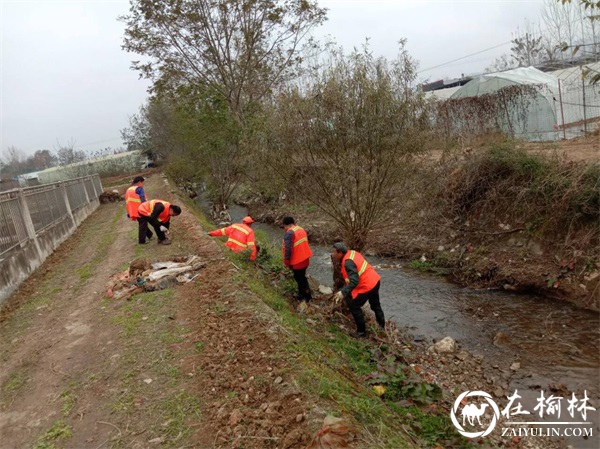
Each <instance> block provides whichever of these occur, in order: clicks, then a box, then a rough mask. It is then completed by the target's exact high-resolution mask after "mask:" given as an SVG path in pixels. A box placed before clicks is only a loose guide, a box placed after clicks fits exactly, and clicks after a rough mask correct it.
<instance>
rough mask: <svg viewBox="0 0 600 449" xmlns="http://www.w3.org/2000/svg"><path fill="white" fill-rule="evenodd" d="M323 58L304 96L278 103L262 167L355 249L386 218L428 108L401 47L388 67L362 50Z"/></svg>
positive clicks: (292, 91)
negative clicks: (313, 207) (312, 207)
mask: <svg viewBox="0 0 600 449" xmlns="http://www.w3.org/2000/svg"><path fill="white" fill-rule="evenodd" d="M324 59H325V60H326V62H325V64H324V66H323V67H322V68H314V69H313V73H312V76H311V77H310V78H308V79H307V85H306V86H305V87H304V88H303V89H302V90H300V89H299V88H298V87H290V88H289V89H288V90H287V91H286V92H285V93H282V94H281V96H280V97H279V99H278V103H277V105H276V107H275V109H274V111H273V117H272V121H271V123H270V124H269V129H270V130H271V132H272V133H271V135H270V138H269V139H268V143H269V147H270V149H271V151H270V153H269V154H268V157H267V159H266V160H267V161H268V162H269V163H272V164H274V165H275V166H276V168H277V170H276V172H277V173H278V174H279V175H280V176H282V177H284V178H285V179H286V183H287V185H288V186H290V187H291V188H292V189H293V190H294V191H295V192H297V194H299V195H301V196H304V197H305V198H306V199H309V200H310V201H312V202H313V203H314V204H315V205H317V206H318V207H319V208H320V209H321V210H323V211H324V212H325V213H326V214H328V215H329V216H330V217H332V218H333V219H334V220H335V221H336V222H337V223H338V224H339V226H340V227H341V229H342V230H343V231H344V234H345V239H346V241H347V243H348V244H349V245H350V246H351V247H353V248H356V249H359V250H360V249H361V248H363V247H364V245H365V244H366V242H367V238H368V233H369V231H370V230H371V229H372V228H373V227H374V226H376V225H378V224H380V223H382V222H383V221H386V220H388V219H390V214H391V212H392V208H390V203H391V202H392V201H393V200H394V198H395V197H396V195H398V194H399V186H400V184H401V181H402V179H403V174H404V173H405V170H406V169H407V163H408V161H409V160H410V158H411V156H412V155H414V154H415V153H417V152H419V151H420V149H421V148H422V147H423V144H424V141H425V138H424V130H425V129H426V127H427V119H426V113H425V101H424V99H423V96H422V94H421V93H419V92H418V91H417V90H416V89H414V86H413V82H414V80H415V73H416V71H415V63H414V61H413V59H412V58H411V57H410V56H409V54H408V53H407V51H406V49H405V47H404V42H402V43H401V45H400V54H399V57H398V59H396V60H394V61H391V62H388V61H387V60H385V59H383V58H375V57H373V55H372V54H371V53H370V52H369V50H368V48H366V47H365V48H364V49H363V50H362V51H358V50H355V51H354V52H353V53H352V54H349V55H345V54H343V53H342V52H340V51H334V52H331V53H330V54H329V58H324ZM309 80H312V81H310V82H309Z"/></svg>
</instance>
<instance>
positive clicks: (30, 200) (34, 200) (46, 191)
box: [0, 175, 102, 256]
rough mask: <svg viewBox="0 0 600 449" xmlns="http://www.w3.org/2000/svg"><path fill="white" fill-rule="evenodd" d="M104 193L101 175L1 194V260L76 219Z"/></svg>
mask: <svg viewBox="0 0 600 449" xmlns="http://www.w3.org/2000/svg"><path fill="white" fill-rule="evenodd" d="M101 193H102V183H101V182H100V177H99V176H98V175H91V176H85V177H82V178H76V179H72V180H69V181H65V182H56V183H52V184H45V185H41V186H36V187H27V188H24V189H15V190H9V191H7V192H2V193H0V256H2V255H3V254H5V253H7V252H8V251H10V250H12V249H13V248H15V247H16V246H19V245H21V244H22V243H24V242H26V241H27V240H29V239H31V238H35V237H36V236H37V235H38V234H39V233H41V232H43V231H44V230H46V229H49V228H51V227H52V226H53V225H55V224H56V223H58V222H61V221H62V220H64V219H66V218H68V217H70V216H72V213H73V212H74V211H76V210H77V209H79V208H81V207H83V206H85V205H87V204H89V203H91V202H92V201H94V200H96V199H97V198H98V196H99V195H100V194H101ZM28 226H29V227H31V229H28Z"/></svg>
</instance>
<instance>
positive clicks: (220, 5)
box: [121, 0, 325, 121]
mask: <svg viewBox="0 0 600 449" xmlns="http://www.w3.org/2000/svg"><path fill="white" fill-rule="evenodd" d="M121 19H122V20H123V21H124V22H125V23H126V26H127V28H126V31H125V40H124V45H123V48H124V49H125V50H127V51H129V52H133V53H137V54H140V55H144V56H146V57H149V58H150V60H149V61H148V62H140V61H136V62H134V65H133V67H134V68H135V69H137V70H139V71H140V72H141V74H142V76H144V77H146V78H148V79H151V80H152V81H153V83H154V84H153V90H154V91H155V92H169V91H170V92H174V91H176V90H177V89H178V88H180V87H182V86H184V87H185V86H187V85H191V86H194V87H196V88H198V87H204V88H210V89H214V90H215V91H216V92H217V93H218V94H219V95H220V96H221V97H222V98H224V99H225V100H226V102H227V104H228V106H229V108H230V110H231V112H232V113H233V116H234V117H235V118H236V119H237V120H239V121H243V119H244V115H245V114H246V112H247V111H248V108H249V107H251V105H252V104H253V102H255V101H258V100H260V99H262V98H264V97H265V96H266V95H268V94H269V93H270V92H271V91H272V89H273V88H275V87H276V86H277V85H278V84H279V83H281V82H282V81H283V80H284V79H285V78H286V77H287V76H289V75H290V74H291V71H292V70H293V68H294V67H295V65H296V64H297V62H298V54H297V51H298V49H299V46H300V44H301V42H302V40H303V38H304V37H305V36H306V35H307V34H308V33H309V32H310V31H311V29H313V28H314V27H315V26H317V25H319V24H320V23H322V22H323V21H324V20H325V10H324V9H322V8H319V7H318V6H317V4H316V2H315V1H313V0H278V1H274V0H131V8H130V14H129V15H127V16H124V17H122V18H121Z"/></svg>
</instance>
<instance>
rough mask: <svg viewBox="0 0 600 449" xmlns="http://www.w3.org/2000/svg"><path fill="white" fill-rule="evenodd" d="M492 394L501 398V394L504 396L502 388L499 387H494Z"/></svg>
mask: <svg viewBox="0 0 600 449" xmlns="http://www.w3.org/2000/svg"><path fill="white" fill-rule="evenodd" d="M494 396H496V397H497V398H501V397H502V396H504V390H503V389H502V388H500V387H497V388H496V389H494Z"/></svg>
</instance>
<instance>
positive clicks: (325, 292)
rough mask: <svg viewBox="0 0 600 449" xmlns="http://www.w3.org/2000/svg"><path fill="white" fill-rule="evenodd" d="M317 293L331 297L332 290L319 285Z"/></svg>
mask: <svg viewBox="0 0 600 449" xmlns="http://www.w3.org/2000/svg"><path fill="white" fill-rule="evenodd" d="M319 293H321V294H322V295H331V294H332V293H333V289H332V288H331V287H327V286H326V285H319Z"/></svg>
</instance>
